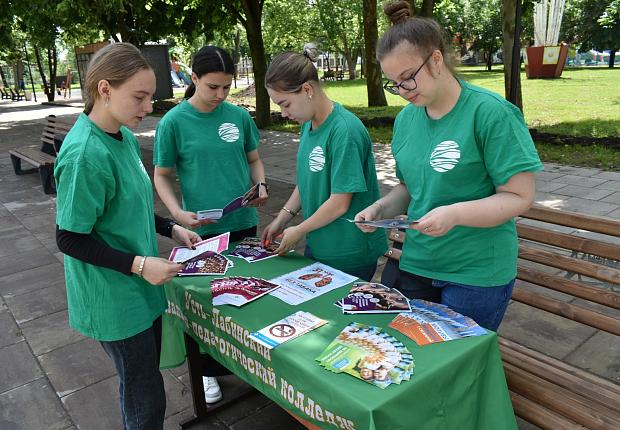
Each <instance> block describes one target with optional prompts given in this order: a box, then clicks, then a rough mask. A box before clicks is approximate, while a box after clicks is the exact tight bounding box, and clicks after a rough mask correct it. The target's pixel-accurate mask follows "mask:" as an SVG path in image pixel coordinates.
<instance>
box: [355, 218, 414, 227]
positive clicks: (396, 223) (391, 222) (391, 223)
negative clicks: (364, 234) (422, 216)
mask: <svg viewBox="0 0 620 430" xmlns="http://www.w3.org/2000/svg"><path fill="white" fill-rule="evenodd" d="M344 219H346V220H347V221H349V222H352V223H354V224H357V225H365V226H366V227H375V228H409V227H411V224H417V223H418V221H417V220H413V219H400V218H393V219H376V220H374V221H355V220H354V219H348V218H344Z"/></svg>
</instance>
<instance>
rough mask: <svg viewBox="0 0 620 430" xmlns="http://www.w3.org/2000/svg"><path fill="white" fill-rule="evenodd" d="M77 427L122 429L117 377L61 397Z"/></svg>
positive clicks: (105, 429) (94, 429)
mask: <svg viewBox="0 0 620 430" xmlns="http://www.w3.org/2000/svg"><path fill="white" fill-rule="evenodd" d="M62 403H63V404H64V406H65V408H66V409H67V411H68V413H69V415H70V416H71V419H72V420H73V422H74V423H75V425H76V426H77V427H78V428H81V429H88V430H110V429H122V428H123V420H122V417H121V412H120V404H119V395H118V378H117V377H116V376H113V377H111V378H108V379H104V380H103V381H100V382H97V383H96V384H93V385H89V386H88V387H86V388H84V389H82V390H79V391H76V392H74V393H72V394H69V395H68V396H65V397H63V398H62Z"/></svg>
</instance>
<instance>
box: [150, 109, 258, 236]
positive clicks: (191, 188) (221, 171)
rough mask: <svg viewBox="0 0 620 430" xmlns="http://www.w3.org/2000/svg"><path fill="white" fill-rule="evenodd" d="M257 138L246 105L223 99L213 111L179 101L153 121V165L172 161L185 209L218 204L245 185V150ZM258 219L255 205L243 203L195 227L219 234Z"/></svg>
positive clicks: (217, 206)
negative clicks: (212, 222) (217, 218)
mask: <svg viewBox="0 0 620 430" xmlns="http://www.w3.org/2000/svg"><path fill="white" fill-rule="evenodd" d="M259 139H260V134H259V132H258V128H257V127H256V124H254V121H253V120H252V118H251V117H250V115H249V114H248V113H247V111H246V110H245V109H243V108H241V107H238V106H235V105H233V104H230V103H227V102H222V103H221V104H220V105H219V106H218V107H216V108H215V109H214V110H213V111H212V112H199V111H198V110H196V109H195V108H194V107H193V106H192V105H191V104H190V103H189V102H188V101H187V100H184V101H183V102H182V103H181V104H179V105H178V106H176V107H174V108H173V109H171V110H170V111H169V112H168V113H167V114H166V115H164V117H163V118H162V119H161V121H159V123H158V124H157V131H156V133H155V150H154V151H153V164H155V165H157V166H159V167H175V166H176V170H177V176H178V178H179V181H180V183H181V194H182V195H183V202H182V204H183V209H184V210H186V211H191V212H197V211H200V210H206V209H222V208H224V206H226V204H228V203H229V202H230V201H231V200H232V199H234V198H236V197H239V196H240V195H243V194H244V193H245V192H246V191H248V190H249V189H250V186H251V178H250V168H249V166H248V160H247V157H246V153H248V152H250V151H254V150H255V149H256V148H258V141H259ZM257 224H258V213H257V211H256V208H242V209H239V210H236V211H234V212H231V213H230V214H228V215H225V216H224V217H222V218H221V219H220V220H219V221H218V222H217V224H210V225H204V226H202V227H201V228H199V229H197V230H196V232H197V233H198V234H201V235H205V234H215V233H224V232H227V231H237V230H243V229H246V228H250V227H253V226H255V225H257Z"/></svg>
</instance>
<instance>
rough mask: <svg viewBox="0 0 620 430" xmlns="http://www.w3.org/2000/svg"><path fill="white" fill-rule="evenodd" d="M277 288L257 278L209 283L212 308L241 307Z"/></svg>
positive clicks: (232, 277) (229, 279)
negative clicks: (221, 306) (223, 306)
mask: <svg viewBox="0 0 620 430" xmlns="http://www.w3.org/2000/svg"><path fill="white" fill-rule="evenodd" d="M277 288H278V285H276V284H273V283H271V282H269V281H266V280H264V279H259V278H246V277H243V276H231V277H228V278H218V279H214V280H212V281H211V297H212V300H213V306H219V305H233V306H243V305H245V304H246V303H249V302H251V301H253V300H256V299H258V298H259V297H261V296H264V295H265V294H267V293H270V292H271V291H273V290H275V289H277Z"/></svg>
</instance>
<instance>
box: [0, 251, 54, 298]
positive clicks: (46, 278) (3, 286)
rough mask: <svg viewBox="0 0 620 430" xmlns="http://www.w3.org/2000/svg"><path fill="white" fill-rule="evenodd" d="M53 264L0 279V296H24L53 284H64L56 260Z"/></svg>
mask: <svg viewBox="0 0 620 430" xmlns="http://www.w3.org/2000/svg"><path fill="white" fill-rule="evenodd" d="M54 261H55V262H54V263H53V264H47V265H41V266H38V267H34V268H32V269H29V270H25V271H23V272H18V273H14V274H12V275H7V276H2V277H0V295H2V296H3V297H4V298H5V299H6V298H8V297H13V296H17V295H20V294H26V293H28V292H30V291H36V290H40V289H41V288H47V287H50V286H52V285H55V284H58V283H60V284H62V285H64V283H65V272H64V268H63V267H62V265H61V264H58V262H57V261H56V260H54Z"/></svg>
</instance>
